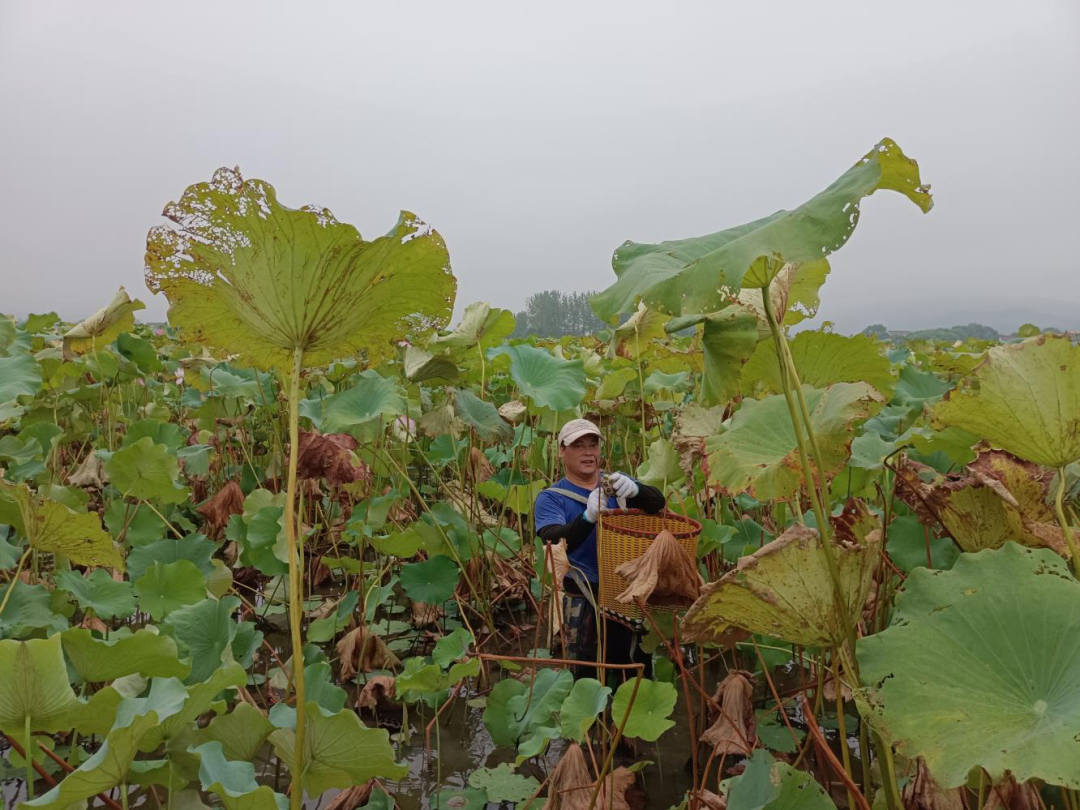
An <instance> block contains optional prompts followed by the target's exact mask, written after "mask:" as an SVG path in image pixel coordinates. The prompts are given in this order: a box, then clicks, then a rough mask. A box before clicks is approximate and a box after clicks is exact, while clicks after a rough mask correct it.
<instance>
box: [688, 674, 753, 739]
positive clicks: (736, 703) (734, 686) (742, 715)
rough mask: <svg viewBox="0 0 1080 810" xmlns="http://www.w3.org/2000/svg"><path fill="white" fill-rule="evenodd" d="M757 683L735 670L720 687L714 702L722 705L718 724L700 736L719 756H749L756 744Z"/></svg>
mask: <svg viewBox="0 0 1080 810" xmlns="http://www.w3.org/2000/svg"><path fill="white" fill-rule="evenodd" d="M753 698H754V681H753V676H752V674H751V673H749V672H747V671H745V670H741V669H733V670H731V671H730V672H728V674H727V675H726V676H725V677H724V680H722V681H721V682H720V683H719V684H717V687H716V692H715V693H714V694H713V700H715V701H716V702H717V703H719V704H720V711H719V713H718V715H717V718H716V722H714V723H713V724H712V725H711V726H709V728H707V729H705V732H704V733H703V734H702V735H701V741H702V742H703V743H706V744H708V745H711V746H712V747H713V749H714V750H715V751H716V756H723V755H724V754H728V755H737V756H744V757H745V756H749V755H750V752H751V751H753V750H754V745H755V743H756V741H757V734H756V733H755V725H756V723H755V719H754V704H753Z"/></svg>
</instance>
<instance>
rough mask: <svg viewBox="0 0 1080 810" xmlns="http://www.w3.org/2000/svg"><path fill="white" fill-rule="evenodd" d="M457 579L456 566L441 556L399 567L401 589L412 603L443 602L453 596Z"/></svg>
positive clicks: (458, 575) (458, 576) (458, 573)
mask: <svg viewBox="0 0 1080 810" xmlns="http://www.w3.org/2000/svg"><path fill="white" fill-rule="evenodd" d="M459 578H460V572H459V570H458V567H457V564H456V563H455V562H454V561H453V560H451V559H449V558H448V557H444V556H442V555H441V554H439V555H436V556H434V557H432V558H431V559H430V560H426V561H425V562H418V563H409V564H408V565H403V566H402V567H401V587H402V588H404V589H405V593H406V594H408V596H409V598H410V599H412V600H413V601H414V602H426V603H427V604H437V603H439V602H445V601H446V600H447V599H449V598H450V597H451V596H453V595H454V589H455V588H457V584H458V579H459Z"/></svg>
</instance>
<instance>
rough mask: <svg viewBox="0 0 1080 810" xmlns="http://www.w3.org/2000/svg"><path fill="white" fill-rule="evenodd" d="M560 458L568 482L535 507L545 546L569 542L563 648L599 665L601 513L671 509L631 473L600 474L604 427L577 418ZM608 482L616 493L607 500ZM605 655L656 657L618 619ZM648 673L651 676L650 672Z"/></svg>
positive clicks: (612, 622)
mask: <svg viewBox="0 0 1080 810" xmlns="http://www.w3.org/2000/svg"><path fill="white" fill-rule="evenodd" d="M559 455H560V456H561V457H562V463H563V470H564V471H565V475H564V477H563V478H561V479H559V480H558V481H556V482H555V486H553V487H550V488H548V489H545V490H544V491H543V492H541V493H540V494H539V495H538V496H537V497H536V506H535V508H534V509H533V517H534V525H535V529H536V534H537V535H538V536H539V537H540V538H542V539H543V541H544V542H545V543H557V542H559V540H562V539H564V538H565V539H566V548H567V557H568V558H569V560H570V574H569V576H567V577H566V578H565V579H564V580H563V582H562V584H561V588H562V590H563V592H564V594H565V596H564V598H563V647H564V649H565V651H566V654H567V655H568V656H569V657H572V658H573V659H574V660H576V661H596V646H597V626H596V609H595V601H596V599H597V598H598V597H599V594H600V569H599V564H598V562H597V556H596V521H597V518H598V516H599V513H600V509H601V508H604V509H617V508H619V506H620V503H625V505H626V507H627V508H629V509H641V510H643V511H645V512H648V513H650V514H655V513H657V512H659V511H661V510H662V509H663V508H664V506H665V499H664V493H662V492H661V491H660V490H658V489H657V488H656V487H650V486H648V485H646V484H642V483H641V482H639V481H635V480H634V479H633V478H631V477H630V476H629V475H626V474H625V473H621V472H616V473H610V474H608V475H606V476H602V473H601V470H600V429H599V428H597V427H596V425H594V424H593V423H592V422H590V421H589V420H587V419H572V420H570V421H569V422H567V423H566V424H565V425H563V427H562V430H560V431H559ZM602 478H606V480H607V482H608V483H609V484H610V485H611V487H612V489H613V490H614V492H615V495H614V497H604V496H603V493H602V491H601V486H600V485H601V481H602ZM604 638H605V650H604V652H605V655H604V659H605V661H606V662H607V663H609V664H629V663H634V662H640V663H644V664H645V665H646V667H647V668H649V669H651V667H650V666H649V665H650V663H651V659H650V658H649V656H647V655H645V654H644V653H642V652H641V651H640V649H639V648H638V645H637V635H636V633H635V632H634V630H633V629H631V627H630V626H629V625H628V624H626V623H624V622H622V621H619V620H617V619H613V618H607V617H605V618H604ZM594 669H595V667H591V668H588V667H582V668H580V670H579V674H582V673H583V672H587V674H589V675H592V674H593V670H594ZM646 674H649V673H648V672H646Z"/></svg>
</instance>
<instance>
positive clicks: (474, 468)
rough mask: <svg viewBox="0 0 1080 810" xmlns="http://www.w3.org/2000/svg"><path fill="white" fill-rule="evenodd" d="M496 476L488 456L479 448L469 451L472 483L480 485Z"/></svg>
mask: <svg viewBox="0 0 1080 810" xmlns="http://www.w3.org/2000/svg"><path fill="white" fill-rule="evenodd" d="M494 474H495V468H494V467H492V466H491V462H490V461H488V459H487V456H485V455H484V454H483V452H481V450H480V448H479V447H474V448H473V449H472V450H470V451H469V480H470V481H472V482H473V483H474V484H479V483H481V482H482V481H487V480H488V479H489V478H491V476H493V475H494Z"/></svg>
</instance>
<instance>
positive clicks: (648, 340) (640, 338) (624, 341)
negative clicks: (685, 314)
mask: <svg viewBox="0 0 1080 810" xmlns="http://www.w3.org/2000/svg"><path fill="white" fill-rule="evenodd" d="M670 319H671V316H670V315H669V314H667V313H666V312H660V311H659V310H656V309H649V308H648V307H646V306H645V305H644V304H638V308H637V311H636V312H635V313H634V314H633V315H631V316H630V317H629V318H627V319H626V320H625V321H624V322H623V323H622V324H621V325H620V326H618V327H616V328H615V329H613V330H612V333H611V342H610V343H608V351H607V354H608V357H609V358H615V357H625V358H627V359H629V360H639V359H641V358H642V357H643V356H644V355H645V354H647V353H649V352H650V350H651V349H652V342H653V339H654V338H659V337H663V335H664V332H665V329H664V327H665V326H666V325H667V322H668V321H669V320H670Z"/></svg>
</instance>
